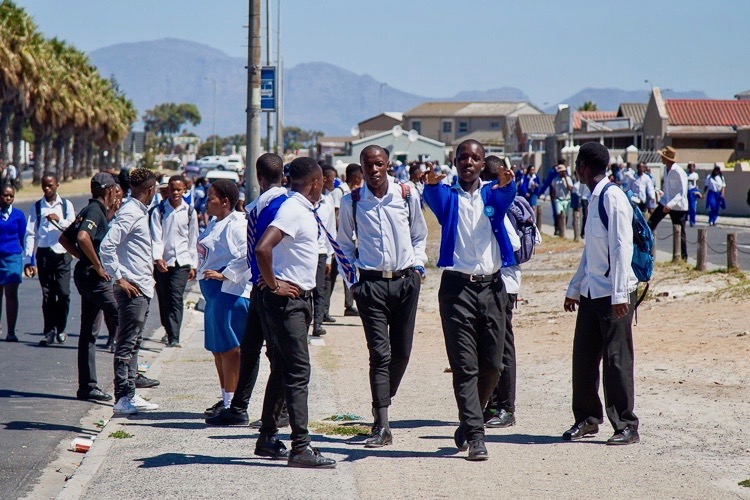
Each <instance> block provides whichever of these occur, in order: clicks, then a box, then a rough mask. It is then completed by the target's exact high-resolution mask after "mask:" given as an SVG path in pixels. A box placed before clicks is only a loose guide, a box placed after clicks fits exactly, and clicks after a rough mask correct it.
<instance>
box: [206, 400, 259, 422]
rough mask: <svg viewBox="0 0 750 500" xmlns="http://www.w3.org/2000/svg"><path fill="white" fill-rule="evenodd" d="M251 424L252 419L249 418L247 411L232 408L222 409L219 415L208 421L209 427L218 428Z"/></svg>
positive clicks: (209, 418)
mask: <svg viewBox="0 0 750 500" xmlns="http://www.w3.org/2000/svg"><path fill="white" fill-rule="evenodd" d="M222 404H223V403H222ZM249 422H250V418H249V417H248V416H247V411H245V410H240V409H238V408H233V407H231V406H230V407H229V408H222V410H221V411H220V412H219V413H216V414H214V416H213V417H208V418H207V419H206V424H207V425H214V426H216V427H232V426H236V425H237V426H245V425H247V424H248V423H249Z"/></svg>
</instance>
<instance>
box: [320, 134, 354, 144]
mask: <svg viewBox="0 0 750 500" xmlns="http://www.w3.org/2000/svg"><path fill="white" fill-rule="evenodd" d="M353 140H354V139H353V138H352V136H350V135H348V136H346V135H345V136H331V135H324V136H323V137H318V144H320V145H322V146H343V145H344V144H346V143H348V142H352V141H353Z"/></svg>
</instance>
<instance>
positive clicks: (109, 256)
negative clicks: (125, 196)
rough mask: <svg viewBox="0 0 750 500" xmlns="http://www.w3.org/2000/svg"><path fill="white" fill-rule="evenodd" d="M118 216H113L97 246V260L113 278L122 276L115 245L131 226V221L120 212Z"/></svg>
mask: <svg viewBox="0 0 750 500" xmlns="http://www.w3.org/2000/svg"><path fill="white" fill-rule="evenodd" d="M118 215H119V217H115V219H114V221H112V224H110V226H109V231H107V234H106V236H104V240H102V244H101V246H100V247H99V260H100V261H101V263H102V267H103V268H104V270H105V271H106V272H107V274H109V275H110V276H113V277H114V278H115V280H119V279H121V278H122V271H121V270H120V267H121V266H120V258H119V256H118V255H117V247H119V246H120V245H121V244H122V241H123V240H124V239H125V237H127V235H128V233H129V232H130V229H131V228H132V226H133V223H132V221H128V220H125V217H123V216H122V215H123V214H122V212H120V214H118Z"/></svg>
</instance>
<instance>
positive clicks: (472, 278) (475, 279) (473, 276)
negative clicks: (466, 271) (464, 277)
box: [469, 274, 481, 283]
mask: <svg viewBox="0 0 750 500" xmlns="http://www.w3.org/2000/svg"><path fill="white" fill-rule="evenodd" d="M478 278H481V276H479V275H478V274H470V275H469V283H479V279H478Z"/></svg>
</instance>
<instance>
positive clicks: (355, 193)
mask: <svg viewBox="0 0 750 500" xmlns="http://www.w3.org/2000/svg"><path fill="white" fill-rule="evenodd" d="M361 196H362V188H357V189H353V190H352V220H353V221H354V234H356V235H357V241H359V231H357V204H358V203H359V200H360V198H361ZM358 246H359V245H355V246H354V257H355V258H359V250H358V248H357V247H358Z"/></svg>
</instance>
